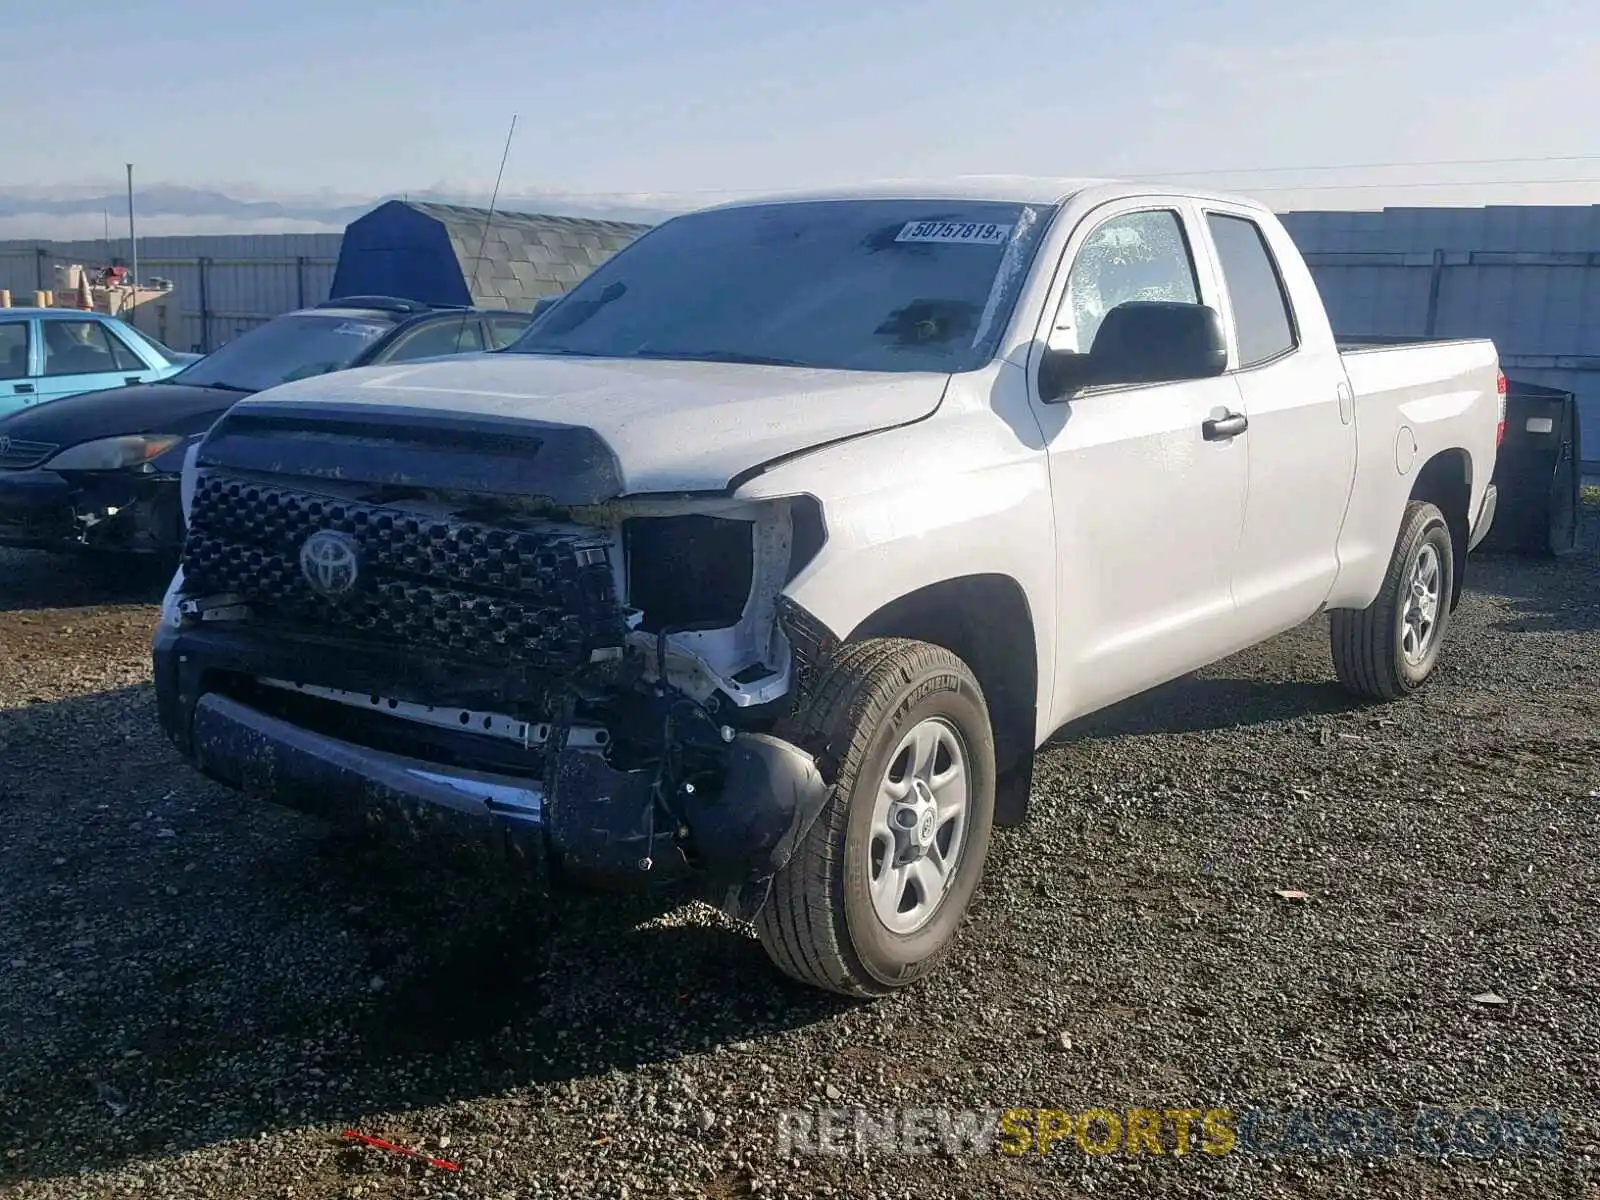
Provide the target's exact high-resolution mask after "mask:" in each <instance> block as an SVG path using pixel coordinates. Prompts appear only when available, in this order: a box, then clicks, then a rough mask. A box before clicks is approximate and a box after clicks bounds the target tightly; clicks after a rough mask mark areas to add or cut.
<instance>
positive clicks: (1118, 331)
mask: <svg viewBox="0 0 1600 1200" xmlns="http://www.w3.org/2000/svg"><path fill="white" fill-rule="evenodd" d="M1227 369H1228V341H1227V338H1226V336H1225V335H1224V334H1223V331H1222V317H1221V315H1220V314H1219V313H1218V312H1217V310H1216V309H1214V308H1208V307H1206V306H1205V305H1204V304H1180V303H1173V302H1170V301H1165V300H1159V301H1158V300H1130V301H1128V302H1127V303H1125V304H1119V305H1117V306H1116V307H1115V308H1113V309H1112V310H1111V311H1110V312H1108V313H1107V314H1106V315H1105V319H1104V320H1102V321H1101V322H1100V330H1099V332H1098V333H1096V334H1095V339H1094V345H1093V347H1091V348H1090V351H1089V353H1088V354H1071V353H1067V352H1063V351H1059V350H1051V351H1046V353H1045V358H1044V361H1043V362H1041V363H1040V365H1039V390H1040V395H1041V396H1042V397H1043V398H1044V399H1045V400H1047V401H1053V400H1059V399H1062V398H1064V397H1065V396H1067V395H1069V394H1070V393H1071V392H1073V391H1076V390H1078V389H1080V388H1085V387H1090V386H1094V385H1106V384H1127V383H1175V382H1177V381H1179V380H1183V379H1212V378H1214V377H1216V376H1218V375H1221V374H1222V373H1223V372H1224V371H1226V370H1227ZM1047 385H1048V386H1047ZM1063 385H1065V386H1063ZM1053 389H1060V390H1053Z"/></svg>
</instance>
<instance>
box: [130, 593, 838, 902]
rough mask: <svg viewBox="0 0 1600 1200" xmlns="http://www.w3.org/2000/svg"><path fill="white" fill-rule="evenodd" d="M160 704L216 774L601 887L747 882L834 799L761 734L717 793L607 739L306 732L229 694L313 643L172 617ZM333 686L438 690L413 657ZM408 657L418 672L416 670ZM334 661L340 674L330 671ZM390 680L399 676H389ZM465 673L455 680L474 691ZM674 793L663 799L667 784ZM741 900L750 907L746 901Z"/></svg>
mask: <svg viewBox="0 0 1600 1200" xmlns="http://www.w3.org/2000/svg"><path fill="white" fill-rule="evenodd" d="M153 657H154V673H155V683H156V699H157V706H158V712H159V716H160V720H161V724H162V727H163V729H164V731H165V732H166V734H167V736H168V737H169V738H170V739H171V740H172V741H173V742H174V743H175V744H176V745H177V746H178V747H179V749H180V750H182V751H183V753H184V754H185V755H186V756H187V757H188V758H189V759H190V760H191V761H192V762H194V763H195V765H196V766H198V767H199V768H200V770H201V771H203V772H204V773H205V774H206V775H208V776H210V777H211V778H213V779H216V780H218V781H219V782H222V783H224V784H227V785H229V786H230V787H234V788H238V789H240V790H242V791H244V792H245V793H246V794H249V795H252V796H256V797H259V798H261V799H266V800H269V801H272V802H274V803H278V804H282V805H284V806H286V807H290V808H294V809H297V810H299V811H302V812H306V813H309V814H311V815H313V816H316V817H320V818H323V819H325V820H330V821H333V822H336V823H340V824H346V825H349V824H365V825H368V826H376V827H379V828H381V829H383V830H385V831H387V832H391V833H394V834H398V835H400V836H401V837H402V838H404V839H406V840H410V841H413V842H430V843H432V844H434V845H436V846H437V845H443V844H446V843H450V844H460V845H468V846H473V847H478V848H483V847H491V848H494V849H495V851H496V852H499V851H501V850H504V851H506V852H509V854H510V855H511V856H512V857H513V858H514V859H521V860H523V861H533V860H537V861H538V862H541V863H542V862H544V861H547V860H548V861H552V862H554V863H555V864H557V865H558V866H559V867H560V868H561V869H562V870H563V871H564V873H566V874H567V875H569V876H572V877H574V878H576V879H578V880H580V881H582V882H586V883H591V884H596V885H599V886H602V887H608V888H610V887H619V886H620V887H624V888H627V887H638V886H641V885H647V884H651V883H657V882H662V881H665V880H669V879H672V878H675V877H680V876H685V875H690V874H700V875H702V876H704V877H706V878H708V879H709V880H710V881H712V882H713V883H714V884H715V885H717V886H718V887H719V888H725V889H731V890H736V891H740V892H741V893H742V892H743V890H744V889H748V888H749V887H750V886H751V885H754V884H759V883H762V882H763V881H765V880H768V879H770V878H771V876H772V874H773V873H774V872H775V871H776V870H777V869H778V868H779V867H781V866H782V865H783V864H784V863H786V862H787V861H788V859H789V857H790V855H792V853H793V851H794V848H795V847H796V845H798V842H799V839H800V838H801V837H803V836H804V834H805V831H806V830H807V829H808V828H809V827H810V824H811V821H812V820H814V819H815V817H816V815H817V813H818V812H820V811H821V808H822V804H823V802H824V801H825V799H826V797H827V787H826V785H825V784H824V783H823V781H822V777H821V774H820V772H819V771H818V769H817V767H816V764H815V761H814V760H813V759H812V758H811V756H809V755H807V754H805V753H804V752H802V751H800V750H799V749H797V748H795V747H793V746H791V745H789V744H788V743H786V742H782V741H779V740H778V739H776V738H771V737H766V736H763V735H760V734H748V733H744V734H739V735H737V736H736V737H735V738H734V739H733V740H732V741H731V742H730V743H729V744H728V745H727V746H726V759H725V769H724V773H723V783H724V786H723V787H722V788H721V789H720V791H719V792H717V793H715V794H707V793H706V792H705V791H704V790H699V791H697V790H695V789H693V788H690V789H673V788H672V787H671V786H670V781H667V783H668V786H666V787H664V786H663V780H662V778H661V776H660V773H659V772H658V771H657V770H654V769H649V770H639V769H635V770H620V769H617V768H615V767H613V766H612V765H611V763H610V762H608V761H607V758H606V755H605V754H604V753H603V752H601V751H598V750H595V749H591V748H582V747H552V748H551V749H550V750H549V751H547V752H546V753H545V754H544V755H541V756H538V757H537V758H534V757H530V758H529V762H528V769H527V771H526V773H511V772H507V771H500V770H483V769H468V768H465V767H462V766H460V765H455V764H453V763H449V762H446V761H441V758H442V756H437V755H435V756H433V757H428V758H424V757H420V755H421V754H427V753H428V752H429V750H428V743H427V742H426V741H425V740H424V739H423V738H422V737H420V736H419V737H418V738H417V739H416V740H415V741H414V742H410V743H407V744H406V746H405V749H406V750H409V751H412V753H406V752H402V751H400V750H398V749H396V748H395V747H394V745H393V744H392V743H391V744H389V745H385V746H384V747H382V748H380V747H378V746H376V745H374V744H371V743H370V742H368V743H366V744H363V743H362V742H357V741H354V740H346V739H345V738H342V737H340V736H336V735H334V734H333V733H330V732H328V731H326V730H319V729H313V728H308V727H305V726H303V725H301V724H298V723H297V722H296V721H295V720H293V719H286V718H285V717H284V716H283V715H281V714H277V713H273V712H269V711H264V710H263V709H262V708H260V707H257V706H255V705H254V704H252V703H250V702H249V700H248V699H245V698H242V697H241V696H238V695H232V694H229V693H228V692H227V691H225V690H221V688H222V684H221V681H222V680H225V679H227V678H242V677H245V676H249V675H254V676H256V677H258V678H259V677H263V676H265V677H269V678H271V677H278V678H294V677H297V676H302V675H303V673H304V672H305V671H306V670H307V667H306V660H305V657H304V654H303V652H298V651H295V652H291V651H289V650H288V649H287V647H286V645H285V644H283V643H279V644H276V645H274V644H271V643H265V642H264V641H263V640H261V639H252V638H250V637H248V636H242V635H240V634H239V633H237V632H229V631H219V630H214V629H205V628H203V627H202V628H199V629H193V628H190V629H184V628H179V627H175V626H173V625H172V624H170V623H163V624H162V625H161V626H160V627H159V628H158V630H157V632H156V636H155V643H154V647H153ZM348 658H349V661H348V663H347V664H346V665H345V666H344V667H342V668H338V670H339V671H340V672H341V673H342V677H340V678H336V679H335V678H330V677H329V676H328V675H327V674H324V675H323V678H325V679H326V680H327V682H328V685H329V686H339V687H349V688H352V689H354V690H359V691H363V692H370V693H372V694H374V695H377V694H379V692H380V689H383V688H384V687H385V686H389V687H392V686H393V685H394V684H395V682H396V681H397V680H401V679H404V680H405V681H406V683H407V685H408V690H411V691H412V692H413V694H426V693H429V692H435V694H437V689H439V688H440V686H441V679H440V677H438V676H434V678H433V681H432V682H430V681H429V677H428V669H427V667H426V666H424V665H423V663H422V662H421V660H419V659H418V658H417V657H416V656H412V657H410V658H409V659H407V660H405V663H406V667H402V666H401V662H400V660H396V659H387V660H386V658H385V656H382V655H376V656H374V655H358V654H352V655H350V656H348ZM407 668H409V669H407ZM325 670H326V669H325ZM385 677H387V685H386V684H385V683H380V682H379V680H380V679H384V678H385ZM460 683H461V680H460V679H459V678H458V679H457V680H456V685H457V686H460ZM664 792H665V793H671V794H672V795H673V797H674V804H673V805H672V807H671V808H670V809H669V808H667V807H665V806H664V805H663V802H662V800H663V793H664ZM740 903H744V901H741V902H740Z"/></svg>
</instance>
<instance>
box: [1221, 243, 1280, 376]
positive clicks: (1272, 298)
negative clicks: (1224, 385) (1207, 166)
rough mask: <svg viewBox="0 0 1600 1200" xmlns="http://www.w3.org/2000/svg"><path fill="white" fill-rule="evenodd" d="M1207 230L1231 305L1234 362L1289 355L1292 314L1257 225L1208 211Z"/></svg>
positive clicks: (1242, 363) (1250, 363) (1257, 361)
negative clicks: (1235, 346) (1235, 347)
mask: <svg viewBox="0 0 1600 1200" xmlns="http://www.w3.org/2000/svg"><path fill="white" fill-rule="evenodd" d="M1206 228H1208V229H1209V230H1210V231H1211V240H1212V241H1213V242H1214V243H1215V244H1216V247H1217V261H1218V262H1219V263H1220V264H1221V265H1222V281H1223V283H1224V284H1225V285H1226V286H1227V288H1228V298H1229V299H1230V300H1231V301H1232V303H1233V330H1234V337H1235V338H1236V339H1237V340H1238V343H1239V366H1241V367H1253V366H1257V365H1258V364H1260V363H1264V362H1270V361H1271V360H1272V359H1274V358H1278V357H1280V356H1282V355H1284V354H1287V353H1289V351H1291V350H1293V349H1294V348H1295V346H1296V344H1297V338H1296V336H1295V329H1294V317H1293V315H1292V313H1291V311H1290V308H1289V297H1288V296H1287V295H1285V294H1284V290H1283V279H1282V278H1281V277H1280V276H1279V274H1278V264H1277V263H1276V262H1275V261H1273V258H1272V251H1271V250H1269V249H1268V248H1267V239H1266V238H1265V237H1264V236H1262V233H1261V227H1260V226H1259V225H1257V224H1256V223H1255V222H1254V221H1250V220H1246V219H1245V218H1244V217H1229V216H1224V215H1223V214H1221V213H1207V214H1206Z"/></svg>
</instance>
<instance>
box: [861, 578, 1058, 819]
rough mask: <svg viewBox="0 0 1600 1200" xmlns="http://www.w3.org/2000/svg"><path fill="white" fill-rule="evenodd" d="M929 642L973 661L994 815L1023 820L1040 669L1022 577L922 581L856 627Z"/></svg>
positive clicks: (1030, 775) (1029, 783)
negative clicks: (988, 740)
mask: <svg viewBox="0 0 1600 1200" xmlns="http://www.w3.org/2000/svg"><path fill="white" fill-rule="evenodd" d="M867 637H907V638H915V639H916V640H917V641H921V642H931V643H932V644H933V645H936V646H943V647H944V648H945V649H946V650H949V651H951V652H952V653H954V654H956V655H958V656H960V658H961V660H962V661H963V662H965V663H966V664H967V666H969V667H971V668H972V673H973V674H974V675H975V676H976V677H977V680H978V686H979V687H981V688H982V689H983V698H984V700H985V702H986V703H987V705H988V708H989V721H990V724H991V726H992V727H993V730H994V752H995V768H996V774H997V776H998V779H999V786H998V788H997V794H996V796H995V822H996V823H997V824H999V825H1017V824H1020V823H1021V821H1022V819H1023V817H1024V816H1025V815H1026V812H1027V804H1028V792H1029V790H1030V788H1031V786H1032V781H1033V751H1034V725H1035V707H1036V705H1037V703H1038V697H1039V669H1038V662H1039V660H1038V657H1037V654H1036V646H1035V642H1034V628H1033V614H1032V612H1031V611H1030V610H1029V608H1028V598H1027V597H1026V596H1025V595H1023V592H1022V588H1021V587H1020V586H1019V585H1018V584H1017V582H1016V580H1014V579H1011V578H1009V577H1008V576H1005V575H965V576H962V577H960V578H958V579H946V580H943V581H941V582H939V583H934V584H929V585H928V586H927V587H924V588H919V589H918V590H916V591H914V592H911V593H910V594H909V595H905V596H902V597H900V598H899V599H898V600H893V601H891V602H890V603H888V604H886V605H884V606H883V607H882V608H880V609H878V611H877V612H875V613H873V614H872V615H871V616H869V617H867V618H866V620H864V621H862V622H861V624H859V625H858V626H856V628H855V629H854V630H853V631H852V632H851V634H850V640H851V641H855V640H857V639H860V638H867Z"/></svg>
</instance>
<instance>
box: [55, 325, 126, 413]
mask: <svg viewBox="0 0 1600 1200" xmlns="http://www.w3.org/2000/svg"><path fill="white" fill-rule="evenodd" d="M39 326H40V330H39V349H40V375H39V398H40V399H41V400H56V399H59V398H61V397H63V396H75V395H78V394H79V393H80V392H100V391H105V390H106V389H107V388H116V387H125V386H126V385H128V384H130V383H142V382H144V381H145V379H146V378H148V377H150V376H153V375H154V374H155V372H154V371H152V370H151V369H150V366H149V364H148V363H146V362H145V361H144V360H143V359H141V358H140V357H139V356H138V355H137V354H135V353H134V352H133V349H132V347H130V346H129V345H128V344H127V343H126V342H124V341H123V340H122V339H121V338H119V337H116V336H115V335H114V334H112V333H111V332H110V330H108V329H107V328H106V326H105V323H104V322H102V321H97V320H95V319H94V318H93V317H83V318H77V317H44V318H41V319H40V321H39Z"/></svg>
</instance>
